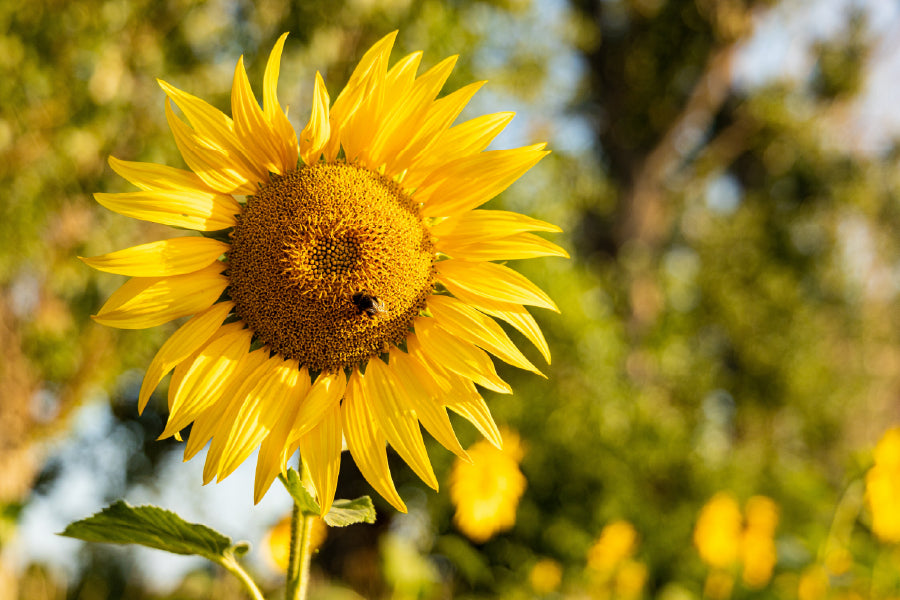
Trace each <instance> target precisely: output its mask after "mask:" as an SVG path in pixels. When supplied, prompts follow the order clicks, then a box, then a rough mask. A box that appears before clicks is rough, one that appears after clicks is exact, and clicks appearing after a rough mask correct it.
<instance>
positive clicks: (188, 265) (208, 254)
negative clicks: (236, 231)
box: [78, 237, 230, 277]
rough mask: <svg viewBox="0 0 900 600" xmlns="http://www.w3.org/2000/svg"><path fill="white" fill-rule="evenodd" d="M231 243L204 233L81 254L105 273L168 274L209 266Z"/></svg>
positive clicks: (91, 264) (178, 273)
mask: <svg viewBox="0 0 900 600" xmlns="http://www.w3.org/2000/svg"><path fill="white" fill-rule="evenodd" d="M229 247H230V246H229V245H228V244H226V243H225V242H220V241H218V240H214V239H211V238H204V237H181V238H173V239H170V240H160V241H158V242H150V243H149V244H141V245H140V246H134V247H132V248H126V249H125V250H119V251H118V252H110V253H109V254H103V255H102V256H92V257H89V258H84V257H81V256H79V257H78V258H80V259H81V260H82V261H84V263H85V264H87V265H89V266H91V267H93V268H95V269H97V270H98V271H106V272H107V273H117V274H119V275H128V276H130V277H168V276H171V275H184V274H185V273H193V272H194V271H199V270H200V269H203V268H204V267H207V266H209V265H210V264H212V263H213V262H215V261H216V259H217V258H219V257H220V256H222V255H223V254H224V253H225V252H226V251H227V250H228V248H229Z"/></svg>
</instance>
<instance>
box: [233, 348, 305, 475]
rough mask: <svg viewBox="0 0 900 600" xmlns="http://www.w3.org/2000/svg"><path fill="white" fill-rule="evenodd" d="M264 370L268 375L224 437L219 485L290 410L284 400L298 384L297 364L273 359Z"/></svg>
mask: <svg viewBox="0 0 900 600" xmlns="http://www.w3.org/2000/svg"><path fill="white" fill-rule="evenodd" d="M267 366H268V371H267V372H265V373H263V376H262V377H261V378H260V379H259V380H258V381H257V383H256V385H255V386H253V387H252V388H251V389H250V392H249V393H248V394H247V396H246V397H245V399H244V402H243V404H242V405H241V408H240V410H239V411H238V414H237V417H236V418H235V419H234V422H233V424H232V427H231V430H230V431H229V433H228V435H227V441H226V443H225V447H224V448H223V449H222V457H221V459H220V463H219V475H218V480H219V481H222V480H223V479H225V478H226V477H228V476H229V475H230V474H231V473H233V472H234V470H235V469H237V468H238V465H240V464H241V463H242V462H244V461H245V460H246V459H247V457H249V456H250V454H251V453H252V452H253V451H254V450H255V449H256V447H257V446H259V445H260V443H261V442H262V441H263V439H265V437H266V436H267V435H268V434H269V433H271V431H272V430H273V429H274V427H275V424H276V423H278V421H279V420H281V419H282V418H283V417H284V414H285V412H286V411H287V409H288V408H290V407H289V406H288V405H287V403H286V402H285V401H284V400H285V398H287V397H288V396H290V392H291V390H292V389H293V387H294V385H295V384H296V382H297V379H298V374H299V371H298V364H297V361H296V360H284V359H282V358H281V357H279V356H278V355H275V356H273V357H272V358H271V359H269V361H268V363H267Z"/></svg>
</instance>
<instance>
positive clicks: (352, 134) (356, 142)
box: [340, 48, 390, 164]
mask: <svg viewBox="0 0 900 600" xmlns="http://www.w3.org/2000/svg"><path fill="white" fill-rule="evenodd" d="M389 55H390V48H386V49H385V51H384V52H383V53H382V54H381V55H380V56H379V57H378V60H377V61H376V62H375V63H374V64H373V65H372V69H371V70H370V71H369V73H368V75H367V77H366V78H365V80H364V82H363V86H362V88H361V89H362V97H361V98H360V101H359V104H358V106H357V107H356V109H355V110H354V111H353V113H352V114H350V115H348V116H347V118H346V120H345V122H344V125H343V126H342V128H341V132H340V137H341V148H342V149H343V150H344V156H345V159H346V161H347V162H350V163H353V162H361V163H362V164H369V163H370V159H369V150H370V148H371V143H372V139H373V138H374V137H375V133H376V132H377V131H378V127H379V126H380V125H381V122H382V120H383V115H382V111H383V110H384V87H385V86H384V80H385V77H386V76H387V64H388V56H389Z"/></svg>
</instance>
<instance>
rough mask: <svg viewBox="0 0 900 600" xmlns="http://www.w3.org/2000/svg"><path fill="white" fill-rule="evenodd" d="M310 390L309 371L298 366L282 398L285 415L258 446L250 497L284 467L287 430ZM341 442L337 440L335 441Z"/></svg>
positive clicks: (263, 489) (256, 495)
mask: <svg viewBox="0 0 900 600" xmlns="http://www.w3.org/2000/svg"><path fill="white" fill-rule="evenodd" d="M307 392H309V371H307V370H306V369H305V368H304V367H299V368H298V373H297V379H296V381H295V382H294V386H293V387H292V388H291V390H290V392H289V393H288V396H287V397H285V398H284V400H283V402H284V403H285V411H286V412H285V415H284V417H283V418H281V419H279V420H278V422H277V423H275V427H274V428H273V429H272V432H271V433H270V434H269V435H267V436H266V439H265V440H263V442H262V444H261V445H260V447H259V458H258V459H257V462H256V480H255V482H254V489H253V501H254V503H259V501H260V500H261V499H262V497H263V495H264V494H265V493H266V491H268V489H269V487H270V486H271V485H272V482H273V481H274V480H275V477H276V476H277V475H278V473H279V472H281V471H283V470H285V466H286V465H285V460H286V458H288V457H289V456H290V454H293V450H291V451H290V452H289V453H288V451H287V449H288V434H290V431H291V427H292V426H293V424H294V421H295V420H296V416H297V410H298V409H299V408H300V404H301V403H302V402H303V399H304V398H305V397H306V394H307ZM338 443H339V444H340V442H338Z"/></svg>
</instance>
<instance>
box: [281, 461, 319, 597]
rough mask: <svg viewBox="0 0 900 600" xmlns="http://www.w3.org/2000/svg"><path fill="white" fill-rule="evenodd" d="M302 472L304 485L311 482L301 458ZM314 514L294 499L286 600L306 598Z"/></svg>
mask: <svg viewBox="0 0 900 600" xmlns="http://www.w3.org/2000/svg"><path fill="white" fill-rule="evenodd" d="M300 472H301V473H303V483H304V485H305V484H307V483H309V481H308V480H309V474H308V473H307V471H306V469H304V468H303V462H302V458H301V462H300ZM313 519H315V517H314V516H313V515H307V514H304V513H303V511H301V510H300V505H299V504H298V503H297V501H294V510H293V512H292V513H291V552H290V555H289V558H288V569H287V588H286V590H285V599H286V600H306V591H307V588H308V586H309V561H310V558H311V557H312V535H311V534H312V526H313Z"/></svg>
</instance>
